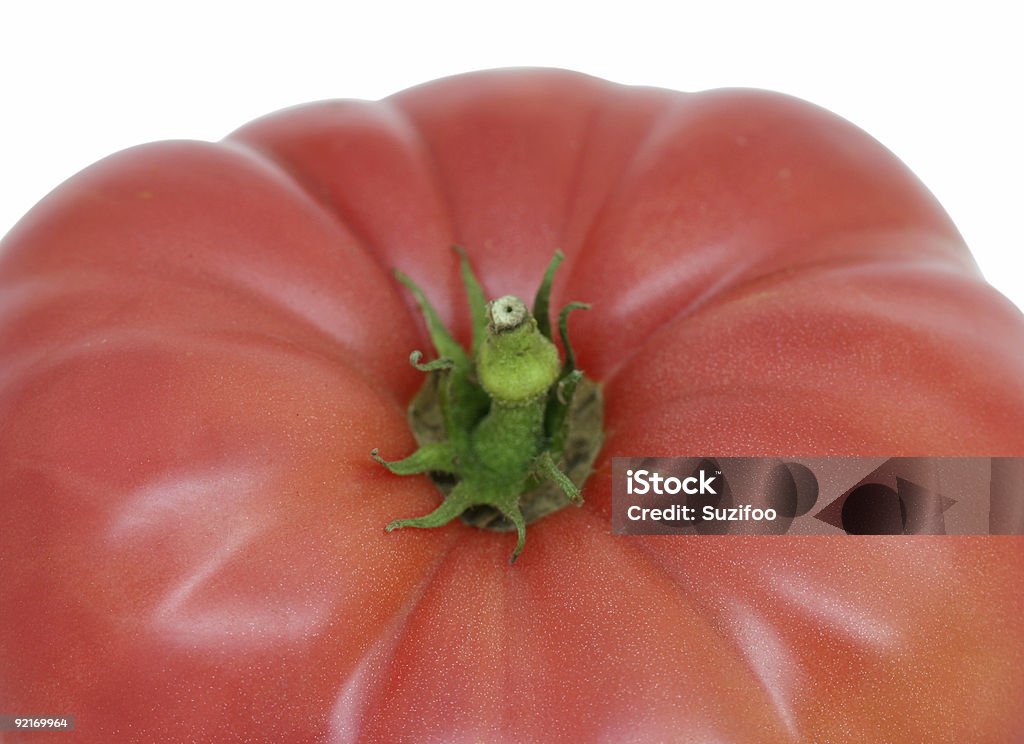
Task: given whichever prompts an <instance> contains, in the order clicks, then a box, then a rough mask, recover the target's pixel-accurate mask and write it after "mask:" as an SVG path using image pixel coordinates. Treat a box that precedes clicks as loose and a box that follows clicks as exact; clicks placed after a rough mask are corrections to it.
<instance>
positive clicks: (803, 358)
mask: <svg viewBox="0 0 1024 744" xmlns="http://www.w3.org/2000/svg"><path fill="white" fill-rule="evenodd" d="M453 245H459V246H462V247H463V248H464V249H465V251H466V254H467V255H468V256H469V260H470V261H471V263H472V268H473V271H474V273H475V276H476V277H477V278H478V280H479V285H480V288H481V292H482V293H483V294H484V296H485V297H486V298H487V299H491V298H500V297H505V296H513V297H518V298H522V299H524V300H527V301H528V300H529V298H531V297H534V296H535V293H536V291H537V284H538V280H539V278H541V277H543V276H544V273H545V267H547V266H548V265H549V263H550V262H551V257H552V255H553V254H554V253H555V251H556V250H560V251H562V253H563V254H564V262H563V263H562V264H561V265H560V266H559V268H558V271H557V274H556V275H555V276H554V278H553V280H552V282H551V285H550V298H549V300H550V307H551V308H562V307H565V306H566V304H567V303H569V302H570V301H573V300H580V301H586V302H587V303H589V305H590V306H591V307H590V309H589V310H588V311H587V312H580V313H573V315H572V319H571V322H570V323H571V329H570V330H571V337H572V344H571V347H572V352H573V358H574V365H575V366H576V367H578V369H579V370H582V371H584V372H585V374H586V376H587V377H588V378H590V379H591V380H594V381H595V382H596V383H597V385H598V387H599V390H600V394H601V398H602V400H603V402H604V413H603V427H602V428H603V431H604V435H603V441H602V442H601V447H600V453H599V454H598V455H597V458H596V460H595V461H594V462H593V473H592V475H590V477H589V478H588V479H587V480H586V482H585V484H584V485H583V486H582V488H581V493H580V495H581V496H582V498H583V505H582V506H581V507H580V508H567V509H561V510H558V511H556V512H554V513H550V514H547V515H545V516H543V517H542V518H540V519H537V520H536V521H535V522H533V523H531V524H530V525H529V527H528V529H527V534H528V538H527V540H526V546H525V549H523V550H522V552H521V554H520V555H519V558H518V560H517V561H516V563H515V565H514V566H510V565H509V560H508V559H509V556H510V554H511V553H512V552H513V550H514V549H515V546H516V545H517V541H518V535H517V533H516V531H512V532H511V533H509V532H497V531H494V530H489V529H479V528H478V527H477V526H473V525H471V524H466V523H464V522H460V521H458V520H453V521H452V522H450V523H449V524H447V525H445V526H443V527H438V528H436V529H421V530H405V529H403V530H398V531H395V532H392V533H387V532H385V529H384V528H385V525H387V524H389V523H390V522H391V521H392V520H394V519H396V518H403V517H414V516H418V515H424V514H429V513H430V512H431V511H433V510H434V509H436V508H437V507H438V505H439V504H441V503H442V499H443V496H442V495H441V493H440V492H439V491H438V488H437V486H436V485H435V483H434V482H433V481H432V480H431V479H430V478H429V477H428V476H427V475H415V476H412V475H411V476H408V477H399V476H397V475H394V474H392V473H391V472H388V470H387V469H386V468H384V467H382V466H381V465H380V464H379V463H376V462H374V461H373V460H372V459H371V458H370V456H369V453H370V451H371V450H372V449H373V448H374V447H378V448H380V453H381V456H384V457H389V458H390V457H404V456H406V455H408V454H410V453H412V452H414V451H415V450H416V448H417V446H418V444H419V442H418V441H417V436H416V435H415V434H414V432H413V431H412V430H410V427H409V423H408V416H409V410H408V409H409V404H410V401H412V400H413V399H414V397H415V396H416V395H417V392H418V391H419V389H420V386H421V385H422V383H423V380H424V372H422V371H420V370H418V369H416V368H414V367H413V366H412V365H410V364H409V355H410V352H411V351H413V350H417V349H419V350H421V351H423V352H424V354H425V356H424V357H423V358H424V359H433V357H432V356H430V354H429V352H431V351H432V350H433V348H434V347H433V346H432V345H431V334H430V332H429V328H428V327H427V326H426V324H425V323H424V322H423V321H422V319H421V316H420V312H419V307H418V306H417V300H416V298H415V296H413V294H412V293H411V292H410V291H409V289H408V288H407V287H405V286H403V285H402V284H401V283H400V282H399V281H398V280H396V278H395V276H394V274H393V271H394V270H398V271H400V272H401V273H402V274H403V275H404V276H406V277H409V278H410V279H412V281H413V282H414V283H415V285H416V287H418V289H419V290H420V291H421V292H422V294H423V296H424V297H425V298H426V299H427V300H429V304H430V306H431V307H432V308H433V309H434V311H435V312H436V315H437V317H438V319H439V321H440V322H441V323H443V325H444V327H445V328H446V329H449V330H450V334H451V337H452V338H453V340H454V341H456V342H457V343H458V345H460V346H461V348H462V349H471V348H472V342H473V328H474V324H473V317H472V312H467V306H468V305H467V299H466V290H465V284H464V276H463V273H462V271H461V268H460V261H459V260H456V257H455V256H453V253H452V248H451V247H452V246H453ZM552 317H553V316H552ZM551 335H552V336H553V335H554V334H553V333H552V334H551ZM552 340H553V341H554V343H555V344H556V345H558V346H559V347H560V349H559V350H560V360H561V361H562V362H563V363H564V361H565V359H566V354H565V352H566V349H565V348H564V345H563V344H562V343H561V338H560V337H559V338H553V339H552ZM1021 341H1024V319H1022V316H1021V313H1020V311H1018V310H1017V309H1016V308H1014V307H1013V305H1012V304H1011V303H1009V302H1008V301H1007V300H1006V299H1005V298H1003V297H1001V296H1000V295H999V294H998V293H997V292H996V291H995V290H994V289H992V288H991V287H990V286H988V285H987V284H986V283H985V282H984V280H983V279H982V277H981V276H980V274H979V272H978V270H977V268H976V266H975V264H974V262H973V259H972V258H971V256H970V253H969V251H968V249H967V247H966V246H965V245H964V243H963V241H962V239H961V237H960V235H959V233H958V232H957V230H956V228H955V226H954V225H953V223H952V221H951V220H950V218H949V217H948V216H947V215H946V214H945V213H944V212H943V210H942V209H941V207H940V205H939V204H938V203H937V202H936V200H935V199H934V197H933V196H932V195H931V194H930V193H929V192H928V191H927V189H926V188H925V187H924V186H923V185H922V184H921V183H920V182H919V181H918V180H917V178H916V177H915V176H914V175H913V174H912V173H910V172H909V171H908V169H907V168H906V167H905V166H904V165H903V164H902V163H900V162H899V161H898V159H897V158H896V157H895V156H894V155H893V154H892V153H890V152H888V151H887V150H886V149H885V148H884V147H882V146H881V145H880V144H879V143H877V142H875V141H874V140H872V139H871V138H870V137H868V136H867V135H866V134H864V133H863V132H861V131H860V130H858V129H857V128H856V127H855V126H853V125H851V124H849V123H848V122H845V121H843V120H842V119H840V118H838V117H836V116H834V115H832V114H830V113H828V112H826V111H823V110H822V109H819V108H817V107H815V106H813V105H811V104H809V103H806V102H802V101H799V100H796V99H794V98H791V97H787V96H783V95H779V94H774V93H768V92H764V91H749V90H720V91H707V92H701V93H679V92H674V91H668V90H662V89H654V88H638V87H637V88H634V87H625V86H619V85H615V84H612V83H609V82H606V81H602V80H599V79H596V78H592V77H587V76H583V75H579V74H575V73H569V72H565V71H558V70H503V71H491V72H482V73H473V74H469V75H464V76H458V77H454V78H449V79H444V80H440V81H436V82H433V83H428V84H425V85H422V86H419V87H416V88H412V89H410V90H408V91H403V92H401V93H398V94H396V95H394V96H392V97H390V98H388V99H385V100H383V101H378V102H366V101H347V100H339V101H327V102H320V103H314V104H309V105H307V106H300V107H295V108H292V109H287V110H285V111H281V112H277V113H274V114H270V115H268V116H266V117H264V118H262V119H258V120H256V121H254V122H252V123H250V124H247V125H245V126H243V127H241V128H240V129H239V130H237V131H235V132H234V133H232V134H231V135H229V136H228V137H227V138H225V139H224V140H223V141H221V142H217V143H203V142H185V141H179V142H161V143H154V144H150V145H144V146H141V147H135V148H133V149H131V150H127V151H125V152H122V153H118V154H115V155H112V156H110V157H108V158H106V159H104V160H102V161H100V162H99V163H97V164H95V165H94V166H91V167H90V168H88V169H86V170H85V171H83V172H82V173H80V174H78V175H76V176H73V177H72V178H71V179H69V180H68V181H67V182H65V183H64V184H62V185H61V186H60V187H58V188H57V189H56V190H55V191H54V192H53V193H51V194H50V195H48V196H46V197H45V198H44V199H43V200H42V201H41V202H40V203H39V205H37V206H36V207H35V208H34V209H33V210H32V211H31V212H30V213H29V214H27V215H26V216H25V217H24V218H23V219H22V221H21V222H20V223H19V224H18V225H17V226H16V227H15V228H14V229H13V230H12V231H11V232H10V233H9V234H8V235H7V236H6V237H4V239H3V241H2V243H0V495H2V498H0V576H2V577H3V579H2V582H3V583H2V586H3V594H2V596H3V604H2V610H0V715H7V714H8V713H11V714H14V715H21V714H22V713H24V714H26V715H28V714H31V715H36V714H41V715H51V714H52V715H53V716H61V715H67V716H74V718H75V730H74V732H73V736H75V737H76V740H79V741H82V742H110V741H128V742H133V741H137V742H149V741H159V740H173V741H182V742H190V741H204V742H208V741H213V742H220V741H237V740H245V741H252V742H264V741H265V742H272V741H273V742H277V741H295V742H430V741H438V742H440V741H445V742H452V741H487V742H574V743H576V742H599V741H672V742H675V741H684V742H685V741H694V742H705V741H730V742H732V741H734V742H765V743H768V742H771V743H772V744H775V743H778V742H794V743H795V742H804V741H820V742H830V743H833V742H834V743H838V744H844V743H846V742H850V743H851V744H852V743H853V742H857V743H858V744H859V743H860V742H865V741H892V742H922V741H935V742H971V743H972V744H974V743H975V742H981V743H990V744H996V743H999V744H1003V743H1005V742H1008V741H1014V740H1015V739H1016V738H1019V736H1020V735H1021V733H1022V732H1024V718H1022V716H1024V711H1022V709H1021V706H1020V701H1021V700H1022V699H1024V657H1022V649H1024V591H1022V589H1024V551H1022V550H1021V541H1020V538H1018V537H952V536H950V537H945V536H916V537H881V536H858V537H845V536H844V537H841V538H839V537H836V538H832V537H820V538H819V537H814V538H796V537H765V538H757V537H679V538H676V537H658V536H650V537H622V536H614V535H612V534H611V533H610V528H609V525H610V519H611V458H612V457H616V456H646V455H652V456H668V455H675V454H687V455H691V454H699V455H702V456H704V455H707V456H721V457H728V456H764V455H803V456H826V455H859V456H877V457H895V456H917V455H920V456H986V457H988V456H1007V457H1020V456H1022V455H1024V427H1021V426H1020V422H1021V421H1022V420H1024V388H1022V387H1021V385H1020V380H1021V379H1024V343H1020V342H1021ZM979 360H983V363H979ZM3 735H4V736H5V737H7V738H10V739H11V740H12V741H19V740H20V739H19V738H17V737H18V736H19V734H17V733H11V732H6V731H5V732H3ZM34 736H35V735H34ZM26 738H27V737H26ZM36 738H39V740H44V738H42V737H41V736H36ZM4 741H6V738H5V739H4Z"/></svg>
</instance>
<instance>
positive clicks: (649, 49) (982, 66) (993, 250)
mask: <svg viewBox="0 0 1024 744" xmlns="http://www.w3.org/2000/svg"><path fill="white" fill-rule="evenodd" d="M954 7H955V8H956V9H955V10H954V9H951V8H954ZM2 8H3V9H2V10H0V234H3V233H6V232H7V230H8V229H10V227H12V226H13V225H14V223H15V222H16V221H17V219H18V218H19V217H20V216H21V215H22V214H23V213H24V212H25V211H27V210H28V209H29V208H30V207H31V206H32V205H33V204H34V203H35V202H36V201H37V200H38V199H39V198H41V197H42V196H43V195H45V194H46V193H47V192H48V191H49V190H50V189H52V188H53V187H54V186H56V185H57V184H58V183H60V182H61V181H62V180H63V179H65V178H67V177H68V176H70V175H71V174H73V173H74V172H76V171H78V170H80V169H81V168H83V167H85V166H87V165H88V164H90V163H91V162H93V161H95V160H97V159H99V158H101V157H103V156H104V155H107V154H109V153H111V152H114V151H116V150H120V149H123V148H125V147H129V146H131V145H134V144H138V143H142V142H146V141H151V140H155V139H165V138H180V137H189V138H201V139H211V140H212V139H219V138H220V137H222V136H224V135H225V134H227V133H228V132H229V131H231V130H232V129H234V128H236V127H237V126H239V125H241V124H243V123H244V122H246V121H247V120H249V119H252V118H255V117H257V116H260V115H262V114H264V113H268V112H270V111H272V110H274V109H278V108H281V107H284V106H289V105H292V104H297V103H302V102H305V101H308V100H314V99H321V98H334V97H357V98H380V97H383V96H386V95H388V94H389V93H392V92H394V91H397V90H399V89H402V88H404V87H407V86H410V85H414V84H416V83H420V82H425V81H427V80H429V79H432V78H436V77H441V76H444V75H449V74H453V73H458V72H465V71H467V70H472V69H481V68H488V67H500V66H519V65H544V66H557V67H566V68H570V69H575V70H580V71H583V72H588V73H591V74H594V75H598V76H602V77H606V78H609V79H611V80H615V81H617V82H623V83H635V84H645V85H658V86H664V87H668V88H675V89H679V90H700V89H705V88H713V87H719V86H754V87H761V88H771V89H775V90H780V91H783V92H786V93H790V94H794V95H797V96H800V97H802V98H806V99H808V100H811V101H814V102H815V103H818V104H820V105H822V106H824V107H826V108H829V109H831V110H833V111H835V112H836V113H838V114H840V115H842V116H844V117H846V118H847V119H850V120H851V121H853V122H855V123H856V124H858V125H859V126H861V127H862V128H863V129H865V130H867V131H868V132H869V133H871V134H872V135H873V136H875V137H876V138H877V139H879V140H880V141H881V142H882V143H884V144H885V145H886V146H887V147H889V148H890V149H891V150H893V151H894V152H895V153H896V154H897V155H898V156H899V157H900V158H902V159H903V160H904V161H905V162H906V163H907V164H908V165H909V166H910V167H911V169H913V170H914V171H915V172H916V173H917V174H918V176H919V177H920V178H921V179H922V180H923V181H924V182H925V183H926V184H927V185H928V186H929V188H930V189H931V190H932V191H933V192H934V193H935V194H936V196H937V197H938V198H939V200H940V201H941V202H942V204H943V205H944V206H945V207H946V209H947V211H948V212H949V213H950V214H951V215H952V217H953V220H954V221H955V222H956V224H957V225H958V227H959V228H960V230H961V232H962V233H963V234H964V236H965V237H966V239H967V242H968V244H969V245H970V246H971V247H972V250H973V251H974V254H975V256H976V258H977V260H978V262H979V264H980V265H981V267H982V270H983V271H984V273H985V275H986V276H987V277H988V279H989V280H990V281H991V282H993V283H994V284H995V285H996V286H997V287H999V288H1000V289H1001V290H1002V291H1003V292H1004V293H1005V294H1007V295H1008V296H1010V297H1011V299H1013V301H1014V302H1015V303H1016V304H1017V305H1018V307H1024V271H1022V270H1021V269H1020V268H1019V264H1018V262H1019V261H1020V260H1021V256H1022V246H1024V227H1022V220H1021V219H1020V218H1019V215H1020V214H1021V212H1022V210H1024V188H1022V187H1021V181H1022V174H1024V113H1022V106H1021V104H1020V100H1021V89H1022V86H1024V73H1022V71H1024V52H1022V51H1021V49H1022V44H1021V41H1020V33H1019V31H1020V28H1021V27H1020V24H1019V22H1018V21H1017V20H1016V17H1015V16H1011V13H1013V12H1014V11H1013V10H1012V8H1013V4H1012V3H1008V2H971V3H964V4H960V3H957V4H955V5H954V4H939V3H927V4H926V3H923V2H920V3H919V2H910V3H906V4H904V5H901V4H900V3H898V2H892V1H890V2H885V3H882V2H874V1H873V0H872V1H865V0H858V2H843V3H841V4H836V5H832V4H829V3H827V2H823V1H820V0H819V2H785V1H784V0H771V1H770V2H757V3H754V2H751V3H735V2H733V3H730V2H714V1H713V0H705V1H703V2H700V3H693V4H686V3H680V2H675V3H671V2H660V3H653V2H646V1H644V0H633V1H630V2H625V3H615V4H614V5H613V6H610V7H606V6H599V7H592V6H591V5H590V4H587V5H584V4H582V3H580V4H575V3H562V4H559V3H557V2H554V1H553V0H547V1H546V2H534V1H533V0H517V1H516V2H514V3H505V4H487V3H485V2H476V3H468V2H444V1H443V0H434V1H432V2H428V1H424V2H420V3H416V4H412V3H410V4H408V5H405V4H400V3H393V2H376V3H372V2H366V1H365V0H364V1H361V2H358V3H345V2H335V3H309V2H301V1H293V2H287V3H281V4H279V5H266V4H260V3H258V2H249V3H239V4H237V5H234V4H217V3H216V2H215V1H214V0H207V1H206V2H194V1H193V0H179V1H178V2H174V3H159V4H152V5H151V4H149V3H146V2H133V3H120V2H109V1H103V0H94V1H91V2H75V3H70V2H64V3H61V2H5V3H3V4H2Z"/></svg>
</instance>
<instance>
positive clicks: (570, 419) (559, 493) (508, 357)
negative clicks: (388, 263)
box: [371, 247, 603, 563]
mask: <svg viewBox="0 0 1024 744" xmlns="http://www.w3.org/2000/svg"><path fill="white" fill-rule="evenodd" d="M455 250H456V251H457V252H458V254H459V258H460V272H461V276H462V283H463V287H464V289H465V292H466V297H467V299H468V302H469V309H470V313H471V317H472V322H473V341H472V348H471V349H470V351H469V352H467V351H466V350H464V349H463V348H462V347H461V346H460V345H459V343H458V342H457V341H456V340H455V339H454V338H453V337H452V335H451V334H450V333H449V331H448V329H447V328H445V326H444V324H443V323H442V322H441V320H440V318H439V317H438V315H437V313H436V311H435V310H434V308H433V307H432V306H431V305H430V302H429V301H428V300H427V298H426V296H425V295H424V293H423V292H422V291H421V290H420V288H419V287H418V286H417V285H416V284H415V283H414V282H413V281H412V280H411V279H409V278H408V277H407V276H405V275H404V274H401V273H398V272H396V277H397V278H398V280H399V281H400V282H401V283H402V284H404V285H405V286H406V287H407V288H408V289H409V291H410V292H411V293H412V295H413V297H415V299H416V302H417V304H418V305H419V308H420V311H421V313H422V314H423V317H424V320H425V321H426V325H427V330H428V332H429V334H430V340H431V342H432V343H433V345H434V348H435V350H436V352H437V354H438V357H437V358H436V359H434V360H433V361H430V362H427V363H422V362H421V361H420V360H421V359H422V358H423V354H422V352H420V351H414V352H412V354H411V355H410V357H409V362H410V363H411V364H412V365H413V366H414V367H415V368H416V369H418V370H420V371H422V372H425V373H427V375H428V377H427V381H426V382H425V383H424V385H423V387H422V388H421V389H420V391H419V392H418V393H417V395H416V397H415V398H414V399H413V401H412V403H411V404H410V407H409V422H410V426H411V427H412V429H413V432H414V434H415V435H416V438H417V441H418V443H419V445H420V446H419V448H418V449H417V450H416V451H415V452H413V453H412V454H411V455H409V456H408V457H405V458H404V459H401V460H393V461H389V460H385V459H383V458H382V457H381V456H380V454H379V452H378V450H377V449H374V450H373V451H372V452H371V456H372V457H373V459H374V460H375V461H377V462H379V463H380V464H382V465H384V466H385V467H386V468H387V469H388V470H390V471H391V472H392V473H394V474H396V475H415V474H420V473H428V474H430V476H431V477H432V478H433V479H434V482H435V483H436V484H437V485H438V487H439V489H441V491H442V493H443V494H444V500H443V501H442V502H441V504H440V506H438V507H437V508H436V509H435V510H434V511H432V512H431V513H429V514H426V515H424V516H421V517H414V518H409V519H396V520H394V521H392V522H391V523H390V524H388V525H387V527H386V529H387V531H388V532H391V531H393V530H397V529H402V528H404V527H417V528H431V527H440V526H442V525H445V524H447V523H448V522H450V521H452V520H453V519H455V518H456V517H459V516H461V517H462V519H463V521H464V522H466V523H468V524H472V525H475V526H477V527H482V528H485V529H493V530H499V531H506V530H511V529H514V530H516V532H517V533H518V540H517V542H516V546H515V548H514V550H513V551H512V556H511V562H512V563H514V562H515V560H516V558H518V557H519V554H520V553H521V552H522V550H523V545H524V543H525V541H526V525H527V524H528V523H530V522H533V521H535V520H536V519H539V518H540V517H542V516H545V515H547V514H550V513H552V512H554V511H557V510H559V509H561V508H563V507H565V506H567V505H568V504H569V503H574V504H577V505H579V504H581V503H582V502H583V497H582V495H581V492H580V489H581V487H582V485H583V482H584V481H585V480H586V478H587V476H588V475H589V474H590V471H591V468H592V466H593V462H594V459H595V458H596V457H597V452H598V451H599V450H600V447H601V440H602V418H603V402H602V400H601V391H600V387H599V386H598V385H597V384H596V383H594V382H593V381H591V380H589V379H588V378H586V377H585V376H584V374H583V372H582V371H581V370H579V369H577V368H576V358H575V355H574V354H573V351H572V345H571V343H570V341H569V332H568V317H569V314H570V313H571V312H572V311H574V310H577V309H584V308H587V307H589V306H588V305H586V304H583V303H579V302H573V303H570V304H568V305H566V306H565V308H563V309H562V311H561V313H560V314H559V316H558V326H557V327H558V332H559V337H560V340H561V342H562V348H563V349H564V356H565V358H564V361H563V360H560V358H559V352H558V347H557V346H556V345H555V343H554V341H553V339H552V327H551V319H550V317H549V313H550V310H549V306H550V296H551V287H552V284H553V282H554V276H555V271H556V270H557V268H558V265H559V264H560V263H561V262H562V260H563V255H562V253H561V252H560V251H556V252H555V254H554V257H553V258H552V259H551V262H550V263H549V265H548V268H547V271H546V272H545V273H544V277H543V279H542V281H541V284H540V287H539V288H538V290H537V294H536V297H535V298H534V303H533V309H532V311H531V310H530V309H528V308H527V307H526V305H525V304H524V303H523V301H522V300H520V299H519V298H517V297H513V296H512V295H506V296H504V297H499V298H497V299H495V300H492V301H490V302H487V301H486V300H485V295H484V292H483V289H482V288H481V286H480V282H479V281H478V280H477V278H476V275H475V274H474V273H473V269H472V267H471V265H470V263H469V259H468V257H467V255H466V253H465V251H464V250H462V249H461V248H458V247H456V249H455Z"/></svg>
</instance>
